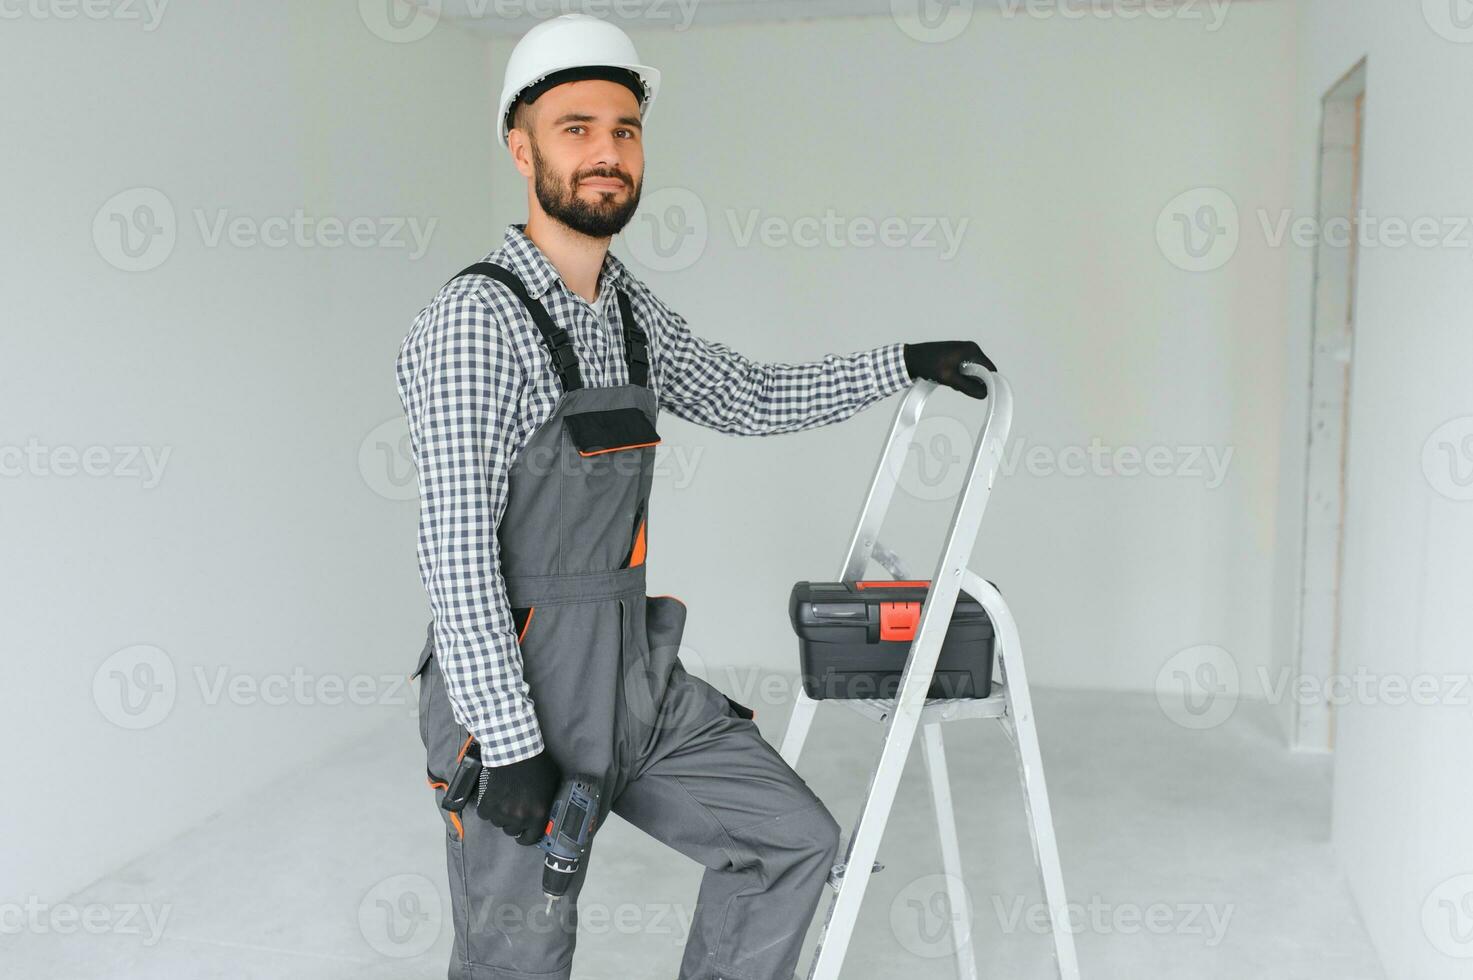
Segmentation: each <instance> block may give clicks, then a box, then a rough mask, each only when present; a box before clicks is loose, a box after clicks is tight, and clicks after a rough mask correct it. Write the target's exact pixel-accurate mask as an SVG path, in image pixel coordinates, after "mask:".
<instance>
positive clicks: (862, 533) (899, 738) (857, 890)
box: [811, 366, 1012, 980]
mask: <svg viewBox="0 0 1473 980" xmlns="http://www.w3.org/2000/svg"><path fill="white" fill-rule="evenodd" d="M964 370H966V371H967V373H969V374H973V375H974V376H976V377H979V378H981V379H983V380H984V381H985V382H986V383H987V390H988V395H987V400H986V404H987V416H986V420H985V422H984V423H983V426H982V432H981V434H980V435H979V436H978V438H977V446H976V449H975V451H974V453H973V455H972V459H971V462H970V463H969V464H968V469H967V475H966V478H965V480H964V481H963V483H962V489H961V492H960V493H958V494H957V499H956V505H955V507H954V509H953V512H952V519H951V526H950V531H949V533H948V535H947V538H946V543H945V545H944V546H943V548H942V552H941V555H940V557H939V558H938V559H937V562H936V567H935V569H934V571H933V572H932V574H931V585H930V588H929V590H928V592H927V595H926V599H925V601H924V602H923V603H922V605H921V617H920V622H919V624H918V625H917V627H916V632H915V639H914V640H913V641H912V642H911V646H910V651H909V653H908V655H907V656H906V659H905V666H904V668H903V669H902V672H901V678H900V689H899V691H898V692H897V694H896V699H895V709H894V712H893V713H892V714H891V715H890V718H889V720H888V722H887V723H886V727H885V743H884V748H883V749H882V750H881V752H880V761H879V764H878V765H877V766H876V767H875V770H874V772H873V773H871V775H870V782H869V787H868V788H867V790H866V791H865V796H864V800H865V802H864V805H863V806H862V807H861V808H860V812H859V818H858V820H857V821H856V823H855V826H854V833H853V834H852V835H851V836H850V838H849V848H848V852H847V853H846V854H845V856H844V862H843V864H844V867H845V868H846V869H848V871H850V872H853V871H854V869H864V870H861V871H859V872H858V873H846V874H845V875H844V876H843V878H842V880H841V882H840V885H839V893H838V895H837V896H835V898H834V901H833V903H832V904H831V905H830V906H829V911H828V915H827V918H826V920H825V922H824V927H823V932H822V934H821V936H820V937H819V945H818V949H817V951H816V952H815V954H814V964H813V970H812V973H811V976H813V977H814V978H815V980H837V977H838V975H839V969H840V967H841V966H842V964H843V958H844V954H845V952H847V950H848V947H849V941H850V939H851V938H852V936H853V932H854V927H855V924H856V923H857V922H858V920H859V908H860V905H861V904H862V903H863V901H864V893H865V891H866V889H867V888H868V886H869V874H868V873H867V869H869V868H870V867H872V866H873V864H874V860H875V857H876V855H877V854H878V853H879V846H880V839H881V838H882V837H883V836H884V831H885V825H886V823H888V821H889V816H890V809H891V806H892V805H893V804H894V801H895V794H896V791H897V790H898V789H899V787H900V776H901V774H902V772H903V771H904V769H905V760H906V758H907V757H908V756H909V754H910V749H911V744H912V743H913V742H914V740H915V734H916V729H917V727H918V726H919V723H920V718H921V712H922V710H923V709H924V707H925V701H926V692H927V691H928V690H929V688H930V686H931V677H932V675H933V674H934V673H935V671H936V661H937V660H938V659H939V658H940V655H941V644H942V642H943V641H944V640H945V638H946V632H947V630H948V629H949V628H950V625H951V617H952V612H953V611H954V609H955V608H956V600H957V594H958V591H959V590H960V587H961V576H962V573H963V571H964V570H966V568H967V564H968V562H969V561H970V560H971V556H972V549H973V546H974V545H975V543H976V540H977V533H978V531H979V530H980V528H981V524H982V515H983V513H984V512H985V511H986V508H987V500H988V498H989V497H990V495H991V492H992V486H993V482H994V480H995V479H996V476H997V471H998V469H999V467H1000V465H1001V462H1002V447H1003V445H1004V444H1005V443H1006V441H1007V436H1008V431H1009V430H1010V429H1011V427H1012V389H1011V387H1010V386H1009V385H1008V383H1007V379H1005V378H1003V377H1002V376H1001V375H994V374H992V373H991V372H988V371H986V370H985V369H984V368H981V367H979V366H968V367H967V368H964ZM926 384H927V385H928V388H927V389H926V390H924V391H923V393H922V394H921V395H920V396H919V397H916V398H915V399H914V404H915V405H917V406H919V405H922V404H924V401H925V398H926V397H927V396H928V395H929V394H930V391H931V390H934V388H935V384H934V383H932V382H926ZM913 394H914V392H912V395H913ZM911 404H912V398H911V396H907V398H906V401H905V402H904V403H903V404H902V405H901V409H900V411H899V412H897V413H896V424H895V426H894V427H893V428H892V433H891V439H892V444H891V445H887V446H886V449H885V452H884V453H883V454H882V455H881V467H880V469H881V472H878V473H876V476H875V481H874V483H873V485H872V486H871V491H870V496H869V499H868V500H866V502H865V511H864V512H863V513H862V514H861V515H860V522H859V527H858V530H857V531H856V535H855V539H854V542H853V543H852V544H851V546H850V554H849V561H848V562H847V563H846V566H845V571H846V572H858V573H859V575H862V574H863V566H862V565H860V566H858V567H855V562H856V560H857V558H858V557H859V555H860V554H863V555H864V556H865V557H866V558H867V557H868V551H867V550H865V540H866V532H869V533H868V535H867V537H868V541H869V545H868V546H869V547H872V546H873V540H874V538H875V537H876V536H877V531H878V527H879V524H880V523H882V522H883V520H884V516H885V515H884V513H883V511H882V512H880V513H878V514H872V513H870V508H871V506H872V505H873V504H875V503H879V504H881V505H882V506H883V507H884V508H885V509H888V507H889V504H890V501H891V499H893V496H894V489H895V483H896V480H897V475H898V472H899V468H898V466H893V467H890V468H887V467H886V464H887V462H893V461H894V458H895V456H896V447H895V445H894V444H893V442H895V441H897V436H903V437H904V438H905V443H906V446H908V445H909V443H910V441H911V439H913V438H914V435H915V429H916V425H917V423H918V422H919V415H918V412H917V415H916V416H914V417H911V416H908V414H907V411H906V410H907V408H909V407H910V406H911ZM979 476H981V477H984V478H983V479H979ZM852 577H857V576H852Z"/></svg>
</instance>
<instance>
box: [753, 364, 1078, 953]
mask: <svg viewBox="0 0 1473 980" xmlns="http://www.w3.org/2000/svg"><path fill="white" fill-rule="evenodd" d="M963 371H964V372H965V373H967V374H971V375H973V376H975V377H977V378H980V379H982V380H983V381H985V382H986V383H987V390H988V396H987V398H986V400H985V401H984V402H983V403H982V404H983V405H984V406H985V407H986V411H987V418H986V422H985V423H984V424H983V427H982V432H981V435H980V436H979V437H978V439H977V445H976V449H975V451H974V453H973V455H972V460H971V463H970V466H969V468H968V471H967V475H966V479H965V481H964V482H963V484H962V488H961V492H960V493H959V494H958V495H957V501H956V509H955V510H954V512H953V514H952V521H951V528H950V530H949V532H948V534H947V538H946V543H945V546H944V548H943V550H942V554H941V558H940V561H939V562H938V564H937V565H936V569H935V571H934V572H933V573H932V575H931V579H930V582H931V586H930V590H929V591H928V593H927V597H926V600H925V603H924V605H923V606H922V607H921V618H920V623H919V624H918V626H917V629H916V633H915V639H914V640H913V641H912V643H911V648H910V654H909V656H908V657H907V658H906V661H905V668H904V673H903V674H902V675H901V679H900V687H899V689H898V691H897V692H896V696H895V697H894V698H887V699H880V698H875V699H865V700H852V701H851V700H844V701H834V702H831V703H834V704H840V705H843V706H845V707H846V708H849V709H851V710H853V711H856V712H858V713H859V714H861V715H864V716H866V717H868V718H871V719H873V720H875V721H878V722H880V723H882V724H884V725H885V726H886V727H885V741H884V748H883V749H882V750H881V753H880V760H879V763H878V764H877V765H876V767H875V769H874V771H873V772H872V773H871V775H870V782H869V787H868V789H867V790H866V792H865V796H864V801H863V803H862V804H861V806H860V809H859V817H858V819H857V820H856V821H855V824H854V829H853V832H852V833H851V835H850V837H849V842H848V845H847V847H846V848H845V849H844V857H843V860H842V861H841V862H840V863H839V864H836V865H835V866H834V868H833V870H832V871H831V873H830V875H829V884H830V885H831V886H832V887H833V888H834V889H835V891H836V894H835V896H834V898H833V900H832V902H831V903H830V905H829V909H828V914H827V916H826V918H825V919H824V924H823V930H822V932H821V933H820V934H819V939H818V947H817V950H816V951H815V953H814V955H813V962H812V965H811V967H810V969H809V971H808V977H809V980H838V978H839V969H840V967H841V966H842V965H843V961H844V954H845V952H846V951H847V950H848V947H849V940H850V938H851V937H852V936H853V933H854V926H855V922H856V921H857V920H858V917H859V908H860V904H861V903H862V902H863V901H864V891H865V888H866V887H867V886H868V885H869V878H870V875H869V874H848V873H846V872H847V871H849V870H850V869H854V868H864V869H867V870H869V871H870V872H871V873H872V872H873V871H878V870H880V868H881V865H879V864H877V863H875V857H876V854H877V852H878V851H879V847H880V840H881V838H882V837H883V836H884V833H885V824H886V823H887V822H888V820H889V818H890V810H891V807H892V805H893V804H894V802H895V792H896V790H897V788H898V787H899V785H900V774H901V771H902V770H903V769H904V768H905V761H906V757H907V756H908V755H909V754H910V747H911V743H912V741H914V739H915V735H916V729H917V728H920V729H922V741H921V748H922V753H923V755H924V758H925V763H926V771H927V773H928V775H929V777H930V782H931V799H932V802H933V804H934V805H935V810H936V829H937V835H938V839H939V842H940V845H941V861H942V867H943V870H944V871H945V876H946V881H947V889H948V898H949V900H950V907H951V909H952V910H953V911H952V917H953V919H952V922H953V929H955V927H956V917H957V916H958V915H969V914H970V910H969V909H968V906H967V901H966V893H965V889H964V888H963V885H962V869H961V850H960V847H959V844H958V840H957V827H956V820H955V816H954V814H953V812H952V806H951V783H950V779H949V777H948V775H947V769H946V753H945V751H944V749H943V747H942V739H941V725H942V724H943V723H945V722H948V721H958V720H961V719H964V718H996V719H997V720H998V721H999V722H1000V723H1001V724H1002V727H1003V730H1004V732H1005V733H1006V734H1007V735H1008V737H1009V741H1010V742H1011V743H1012V745H1013V747H1014V749H1015V751H1016V755H1017V762H1018V772H1019V778H1020V779H1021V781H1022V788H1023V802H1024V809H1025V811H1026V816H1027V819H1028V831H1029V836H1030V838H1031V840H1032V842H1033V856H1034V863H1035V864H1036V865H1037V867H1038V872H1039V877H1040V879H1041V881H1042V885H1043V893H1044V899H1045V902H1046V903H1047V906H1048V912H1049V921H1050V925H1051V927H1052V932H1053V953H1054V963H1055V966H1056V967H1057V969H1058V974H1059V977H1060V978H1061V980H1078V978H1079V962H1078V959H1077V957H1076V955H1075V952H1074V934H1073V932H1072V931H1071V928H1070V925H1069V914H1068V910H1067V903H1066V900H1065V898H1064V876H1063V871H1062V869H1061V868H1060V865H1059V851H1058V845H1057V842H1056V840H1055V837H1054V825H1053V816H1052V813H1051V811H1050V809H1049V801H1048V790H1047V788H1046V787H1045V785H1044V778H1043V759H1042V756H1041V755H1040V753H1039V747H1038V732H1037V730H1036V729H1035V728H1034V724H1033V704H1032V701H1031V699H1030V697H1029V693H1028V677H1027V674H1026V673H1025V671H1024V667H1023V649H1022V646H1021V645H1020V643H1019V641H1018V627H1017V624H1016V623H1015V622H1014V621H1013V616H1012V613H1011V612H1009V611H1008V607H1007V603H1006V602H1004V601H1003V598H1002V596H1001V595H1000V594H999V593H998V591H997V589H996V588H995V587H994V586H993V585H992V584H991V583H990V582H988V581H986V580H985V579H983V578H981V577H980V576H979V575H977V574H976V573H975V572H973V571H972V570H971V569H970V568H969V567H968V564H969V562H970V560H971V557H972V547H973V545H974V544H975V543H976V540H977V532H978V529H979V527H980V526H981V523H982V513H983V511H984V510H985V509H986V507H987V498H988V496H989V494H990V493H991V491H992V483H993V480H994V479H995V478H996V476H997V471H998V467H999V464H1000V463H1001V461H1002V455H1003V446H1004V445H1005V444H1006V442H1007V438H1008V431H1009V429H1010V428H1011V427H1012V420H1013V395H1012V389H1011V388H1010V387H1009V386H1008V383H1007V380H1006V379H1005V378H1003V377H1002V376H1001V375H994V374H992V373H990V372H988V371H986V370H985V369H984V368H982V367H980V366H979V365H975V364H971V363H968V364H965V365H964V366H963ZM936 387H937V386H936V384H935V383H934V382H931V381H925V380H920V381H917V382H915V384H914V385H913V386H912V387H911V389H910V391H909V392H908V393H907V394H906V396H905V399H904V400H903V401H902V402H901V405H900V408H899V409H898V410H897V412H896V414H895V421H894V423H893V424H892V425H891V428H890V436H889V439H888V441H887V442H886V444H885V449H884V452H883V453H882V454H881V456H880V462H879V466H878V467H877V468H876V471H875V476H874V480H873V482H872V483H871V484H870V489H869V495H868V497H867V498H866V499H865V502H864V509H863V510H862V511H861V512H860V515H859V524H858V526H857V527H856V528H855V531H854V537H853V539H852V540H851V542H850V544H849V553H848V555H847V556H845V558H844V565H843V568H842V569H841V571H840V575H839V578H840V580H841V581H854V580H860V579H863V578H864V577H865V569H866V567H867V565H868V563H869V561H870V559H874V560H875V561H876V562H877V563H878V564H880V565H881V566H882V567H883V568H885V570H886V571H888V572H889V573H890V574H891V575H893V576H894V577H895V578H897V579H909V578H910V576H909V575H907V574H905V570H904V569H903V568H901V567H900V563H899V561H898V559H897V558H896V556H895V555H894V553H893V552H891V551H889V550H888V549H887V548H885V547H884V545H882V544H881V543H880V540H879V532H880V528H881V526H882V525H883V524H884V520H885V514H886V512H887V511H888V510H889V508H890V502H891V500H892V498H893V497H894V494H895V489H896V483H897V480H898V477H899V474H900V471H901V467H902V466H903V464H904V462H905V458H906V455H907V453H908V452H909V450H910V445H911V442H912V441H913V439H914V438H915V434H916V429H917V427H918V425H919V423H920V421H921V412H922V409H923V407H924V406H925V403H926V399H927V398H928V397H930V395H931V393H932V392H933V391H935V389H936ZM962 589H965V590H966V592H967V593H968V594H969V595H971V596H972V597H973V598H975V599H977V600H978V601H979V602H980V603H981V604H982V607H983V608H984V609H985V610H986V611H987V615H988V616H989V617H990V618H991V620H992V626H993V632H994V634H995V636H996V643H997V647H996V656H995V662H996V663H997V664H998V669H999V671H1000V675H1001V676H1000V678H999V679H995V680H994V682H993V685H992V692H991V695H990V696H989V697H986V698H944V699H940V698H938V699H928V698H927V697H926V692H927V691H928V690H930V687H931V676H932V674H933V673H934V672H935V670H936V661H937V658H938V657H939V656H940V653H941V643H942V640H943V638H944V637H945V635H946V630H947V626H948V624H949V623H950V622H951V615H952V611H953V609H954V608H955V606H956V600H957V594H958V591H959V590H962ZM821 703H824V702H821V701H815V700H814V699H812V698H810V697H808V695H807V693H806V692H804V691H803V690H802V689H800V690H799V691H798V700H797V704H796V706H795V707H794V709H793V714H792V718H791V719H790V720H789V722H788V729H787V733H786V735H785V736H784V737H783V744H782V749H781V752H782V757H783V759H784V760H786V761H787V763H788V765H790V766H793V767H794V768H795V769H796V768H797V764H798V756H799V755H800V754H801V752H802V751H803V743H804V740H805V739H806V738H807V736H808V730H809V728H810V726H811V725H812V724H813V717H814V714H815V713H816V712H817V710H818V706H819V705H820V704H821ZM965 935H966V938H965V939H964V940H962V941H956V940H957V938H958V937H957V936H956V935H955V934H954V935H953V941H954V945H955V954H956V967H957V975H958V976H959V977H961V978H962V980H976V978H977V963H976V957H975V955H974V953H973V950H972V939H971V935H972V933H971V929H970V924H969V923H968V928H967V930H966V934H965Z"/></svg>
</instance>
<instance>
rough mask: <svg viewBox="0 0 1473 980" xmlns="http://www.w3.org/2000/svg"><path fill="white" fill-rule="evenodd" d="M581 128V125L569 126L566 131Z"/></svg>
mask: <svg viewBox="0 0 1473 980" xmlns="http://www.w3.org/2000/svg"><path fill="white" fill-rule="evenodd" d="M582 128H583V127H582V126H569V127H568V130H567V131H568V132H570V133H571V132H572V131H573V130H575V129H582Z"/></svg>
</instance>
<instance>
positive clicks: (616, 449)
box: [578, 439, 660, 456]
mask: <svg viewBox="0 0 1473 980" xmlns="http://www.w3.org/2000/svg"><path fill="white" fill-rule="evenodd" d="M659 444H660V440H658V439H656V440H655V441H654V442H633V443H630V444H629V445H627V446H611V447H609V448H608V449H595V450H594V451H593V452H591V453H585V452H584V451H583V450H581V449H580V450H578V455H579V456H602V455H603V454H604V453H617V452H620V451H621V450H625V449H643V448H645V447H646V446H658V445H659Z"/></svg>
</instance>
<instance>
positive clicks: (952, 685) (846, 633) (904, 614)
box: [788, 581, 994, 700]
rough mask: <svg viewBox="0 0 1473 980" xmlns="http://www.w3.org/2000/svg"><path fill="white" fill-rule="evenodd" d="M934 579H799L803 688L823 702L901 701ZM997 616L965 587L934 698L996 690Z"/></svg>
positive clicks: (795, 611)
mask: <svg viewBox="0 0 1473 980" xmlns="http://www.w3.org/2000/svg"><path fill="white" fill-rule="evenodd" d="M929 591H930V583H929V582H896V581H859V582H799V583H797V584H796V585H794V586H793V592H792V595H791V596H790V597H789V599H788V618H789V619H791V620H792V623H793V631H794V632H795V633H797V634H798V648H799V655H800V661H801V664H802V671H803V690H804V691H806V692H807V693H808V696H809V697H811V698H814V699H815V700H827V699H853V698H893V697H895V694H896V692H897V691H898V690H899V688H900V674H901V671H902V670H903V669H904V668H905V658H906V656H907V655H908V654H909V653H910V644H911V640H912V639H914V638H915V632H916V627H918V626H919V625H920V621H921V603H922V602H923V601H924V600H925V598H926V595H927V594H928V592H929ZM993 644H994V638H993V632H992V621H991V620H990V619H989V618H988V617H987V612H986V610H984V609H983V608H982V604H981V603H980V602H978V601H977V600H976V599H974V598H972V597H971V596H970V595H968V594H967V593H965V592H959V593H958V594H957V599H956V609H955V611H954V612H953V613H952V617H951V626H950V628H949V629H948V630H947V631H946V639H945V640H944V641H943V643H942V645H941V656H940V658H939V659H938V660H937V661H936V673H935V675H934V676H933V677H932V679H931V689H930V691H929V692H927V694H926V696H927V697H931V698H985V697H987V696H988V695H990V694H991V693H992V652H993Z"/></svg>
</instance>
